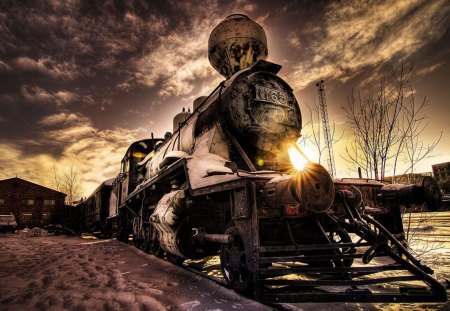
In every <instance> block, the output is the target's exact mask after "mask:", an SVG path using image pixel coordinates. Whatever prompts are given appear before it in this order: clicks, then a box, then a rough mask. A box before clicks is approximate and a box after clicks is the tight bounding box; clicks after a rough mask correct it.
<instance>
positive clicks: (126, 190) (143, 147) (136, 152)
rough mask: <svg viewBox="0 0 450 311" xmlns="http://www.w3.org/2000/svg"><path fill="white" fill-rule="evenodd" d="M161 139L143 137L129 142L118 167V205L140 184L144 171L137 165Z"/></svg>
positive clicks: (123, 202)
mask: <svg viewBox="0 0 450 311" xmlns="http://www.w3.org/2000/svg"><path fill="white" fill-rule="evenodd" d="M161 140H162V139H144V140H140V141H137V142H134V143H133V144H131V146H130V147H129V148H128V150H127V152H126V153H125V156H124V157H123V159H122V162H121V167H120V174H119V175H120V176H121V182H119V184H120V200H119V202H120V203H119V205H120V206H122V205H123V204H125V200H126V197H127V196H128V195H129V194H130V193H131V192H132V191H133V190H134V189H135V188H136V186H137V185H138V184H140V183H141V182H142V180H143V178H144V175H145V171H143V168H142V167H141V166H140V165H139V163H140V162H141V161H142V160H144V159H145V158H146V157H147V155H149V154H150V153H151V152H152V151H154V149H155V147H156V146H157V143H158V142H159V141H161Z"/></svg>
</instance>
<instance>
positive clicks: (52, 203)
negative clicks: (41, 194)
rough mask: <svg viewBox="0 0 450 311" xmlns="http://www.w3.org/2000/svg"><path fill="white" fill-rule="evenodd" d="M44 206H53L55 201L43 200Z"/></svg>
mask: <svg viewBox="0 0 450 311" xmlns="http://www.w3.org/2000/svg"><path fill="white" fill-rule="evenodd" d="M44 205H55V200H44Z"/></svg>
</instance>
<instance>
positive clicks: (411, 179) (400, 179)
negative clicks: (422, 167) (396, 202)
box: [384, 172, 432, 184]
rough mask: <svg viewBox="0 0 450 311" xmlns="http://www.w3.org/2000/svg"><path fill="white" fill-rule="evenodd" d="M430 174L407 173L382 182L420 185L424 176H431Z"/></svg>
mask: <svg viewBox="0 0 450 311" xmlns="http://www.w3.org/2000/svg"><path fill="white" fill-rule="evenodd" d="M431 175H432V173H431V172H425V173H408V174H403V175H396V176H394V179H392V177H391V176H390V177H385V178H384V180H386V181H390V182H392V181H393V182H394V183H396V184H420V183H421V182H422V180H423V178H424V177H425V176H431Z"/></svg>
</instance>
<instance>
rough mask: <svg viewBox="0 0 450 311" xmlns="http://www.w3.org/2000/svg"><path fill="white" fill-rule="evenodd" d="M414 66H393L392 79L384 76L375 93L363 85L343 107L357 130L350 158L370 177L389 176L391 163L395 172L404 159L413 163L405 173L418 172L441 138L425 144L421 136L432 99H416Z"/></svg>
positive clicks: (350, 148)
mask: <svg viewBox="0 0 450 311" xmlns="http://www.w3.org/2000/svg"><path fill="white" fill-rule="evenodd" d="M412 68H413V67H412V66H411V67H409V68H408V69H406V70H405V67H404V65H403V63H402V65H401V66H400V68H399V70H398V71H395V70H394V69H392V77H393V81H392V83H391V84H387V83H386V79H384V78H382V79H381V80H380V84H379V88H378V91H377V92H376V93H375V94H374V93H373V92H370V93H369V94H368V95H367V96H362V95H361V92H360V90H359V89H357V91H356V92H355V91H354V90H353V91H352V95H351V97H350V98H349V100H348V104H347V106H346V107H343V109H344V111H345V113H346V116H347V120H348V121H349V123H350V124H351V126H352V128H353V134H354V141H353V143H352V144H350V146H348V147H347V148H346V150H347V158H346V160H347V162H348V163H349V164H350V166H351V167H353V169H354V170H356V169H357V168H358V167H361V169H362V170H363V171H364V172H365V174H366V176H367V178H375V179H379V180H383V179H385V176H386V170H387V169H388V167H390V168H391V169H392V172H393V174H392V175H393V176H395V174H396V170H397V165H398V163H399V162H400V161H403V162H407V163H409V165H408V168H407V169H406V170H405V172H404V173H408V172H410V173H412V172H414V168H415V166H416V165H417V164H418V163H419V162H420V161H421V160H423V159H425V158H427V157H429V156H430V155H431V152H432V151H433V150H434V148H435V147H436V145H437V144H438V143H439V141H440V138H439V139H438V140H436V141H433V142H431V143H430V144H428V145H425V144H424V142H423V141H422V140H421V134H422V132H423V130H424V129H425V127H426V125H427V124H426V123H424V121H425V120H426V119H427V115H426V114H424V113H423V110H424V107H425V106H426V105H427V103H428V101H427V99H426V97H425V98H424V100H423V101H422V102H421V103H420V104H419V105H417V104H416V102H415V98H414V96H413V91H412V88H411V87H410V77H411V72H412ZM408 90H409V91H410V93H409V94H408V93H407V91H408ZM441 136H442V133H441Z"/></svg>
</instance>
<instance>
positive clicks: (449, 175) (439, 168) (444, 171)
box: [431, 162, 450, 181]
mask: <svg viewBox="0 0 450 311" xmlns="http://www.w3.org/2000/svg"><path fill="white" fill-rule="evenodd" d="M431 167H432V168H433V175H434V178H436V180H437V181H441V180H447V179H450V162H445V163H439V164H434V165H432V166H431Z"/></svg>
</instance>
